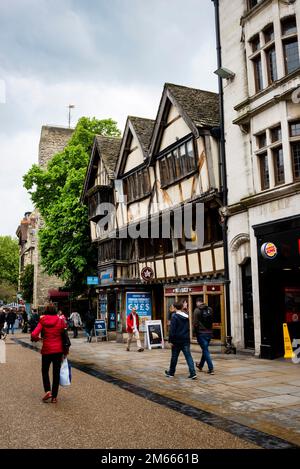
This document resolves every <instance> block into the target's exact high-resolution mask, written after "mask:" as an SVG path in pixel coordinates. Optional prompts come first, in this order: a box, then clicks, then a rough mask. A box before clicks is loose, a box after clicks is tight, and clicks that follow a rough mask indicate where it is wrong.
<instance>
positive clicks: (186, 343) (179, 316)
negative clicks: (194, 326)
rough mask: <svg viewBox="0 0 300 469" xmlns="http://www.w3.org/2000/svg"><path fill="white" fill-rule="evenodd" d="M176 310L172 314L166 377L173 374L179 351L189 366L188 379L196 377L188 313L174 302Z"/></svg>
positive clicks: (180, 304) (179, 304)
mask: <svg viewBox="0 0 300 469" xmlns="http://www.w3.org/2000/svg"><path fill="white" fill-rule="evenodd" d="M174 306H175V309H176V312H175V313H174V314H173V315H172V319H171V326H170V335H169V343H170V344H171V345H172V356H171V362H170V368H169V370H166V371H165V375H166V376H167V377H168V378H172V377H173V376H174V375H175V371H176V366H177V362H178V357H179V354H180V352H182V353H183V355H184V358H185V360H186V363H187V365H188V367H189V372H190V374H189V376H188V378H189V379H196V378H197V375H196V371H195V366H194V361H193V358H192V355H191V351H190V321H189V315H188V314H187V313H186V312H184V311H182V307H183V305H182V303H175V305H174Z"/></svg>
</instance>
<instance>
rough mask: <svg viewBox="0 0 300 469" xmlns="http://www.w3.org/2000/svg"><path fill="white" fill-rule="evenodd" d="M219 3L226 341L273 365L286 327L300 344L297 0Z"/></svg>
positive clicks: (299, 10)
mask: <svg viewBox="0 0 300 469" xmlns="http://www.w3.org/2000/svg"><path fill="white" fill-rule="evenodd" d="M215 6H216V8H217V11H218V9H219V17H220V32H221V47H222V66H223V70H225V72H226V70H227V71H228V70H229V71H231V72H233V73H231V74H230V75H231V76H230V77H229V79H228V80H227V81H226V80H225V81H224V82H223V83H224V111H225V137H226V155H227V173H228V205H229V206H228V215H229V219H228V241H229V261H230V265H229V271H230V272H229V273H230V280H231V283H230V290H231V295H230V296H231V323H232V336H233V339H234V342H235V345H237V347H238V348H240V349H244V348H245V349H249V350H253V352H254V351H255V354H256V355H260V356H261V357H265V358H274V357H277V356H281V355H282V354H283V334H282V324H283V323H284V322H288V323H289V328H290V333H291V335H292V337H294V338H295V337H296V338H299V337H300V335H299V334H300V288H299V285H300V241H299V239H300V216H299V212H300V195H299V190H300V106H299V92H297V90H300V88H299V87H300V68H299V67H300V56H299V45H298V43H299V39H298V38H299V31H300V1H299V0H296V1H292V0H291V1H288V0H287V1H281V0H260V1H258V0H256V1H250V0H248V1H246V0H244V1H242V0H231V1H230V2H228V1H227V0H219V1H217V0H215ZM218 46H220V44H218ZM218 50H220V48H219V47H218ZM220 70H221V69H220ZM233 74H235V76H234V75H233Z"/></svg>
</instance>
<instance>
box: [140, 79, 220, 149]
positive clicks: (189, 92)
mask: <svg viewBox="0 0 300 469" xmlns="http://www.w3.org/2000/svg"><path fill="white" fill-rule="evenodd" d="M170 104H173V105H174V106H176V107H177V109H178V111H179V113H180V114H181V117H182V118H183V119H184V121H185V122H186V124H187V125H188V127H189V128H190V129H191V132H192V133H193V134H194V135H195V137H198V135H199V129H210V128H213V127H218V126H219V125H220V111H219V95H218V94H217V93H213V92H211V91H204V90H199V89H196V88H189V87H187V86H181V85H175V84H173V83H165V86H164V90H163V93H162V97H161V101H160V105H159V108H158V113H157V117H156V121H155V127H154V130H153V135H152V141H151V145H150V151H149V152H150V156H151V157H152V156H153V155H154V154H155V153H156V151H157V145H158V143H159V141H160V139H161V136H162V133H163V130H164V126H165V124H166V119H167V114H168V112H169V108H170Z"/></svg>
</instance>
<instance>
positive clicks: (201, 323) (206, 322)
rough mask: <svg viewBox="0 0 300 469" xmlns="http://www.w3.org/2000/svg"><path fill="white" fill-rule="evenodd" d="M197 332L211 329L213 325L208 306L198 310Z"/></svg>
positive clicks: (210, 310)
mask: <svg viewBox="0 0 300 469" xmlns="http://www.w3.org/2000/svg"><path fill="white" fill-rule="evenodd" d="M197 319H198V330H201V329H202V330H203V329H208V330H210V329H212V325H213V314H212V309H211V308H210V307H209V306H206V307H205V308H201V309H200V313H199V315H198V318H197Z"/></svg>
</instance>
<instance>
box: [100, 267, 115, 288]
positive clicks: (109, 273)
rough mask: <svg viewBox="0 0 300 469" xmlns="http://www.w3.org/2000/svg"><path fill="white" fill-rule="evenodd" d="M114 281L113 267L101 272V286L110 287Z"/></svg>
mask: <svg viewBox="0 0 300 469" xmlns="http://www.w3.org/2000/svg"><path fill="white" fill-rule="evenodd" d="M113 280H114V269H113V267H111V268H109V269H106V270H104V271H103V272H100V284H101V285H109V284H110V283H112V282H113Z"/></svg>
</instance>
